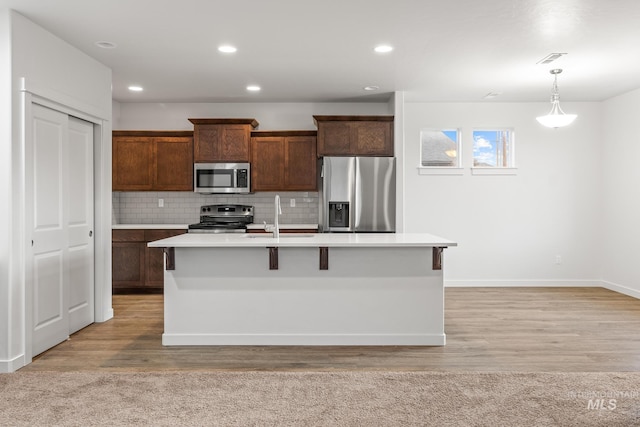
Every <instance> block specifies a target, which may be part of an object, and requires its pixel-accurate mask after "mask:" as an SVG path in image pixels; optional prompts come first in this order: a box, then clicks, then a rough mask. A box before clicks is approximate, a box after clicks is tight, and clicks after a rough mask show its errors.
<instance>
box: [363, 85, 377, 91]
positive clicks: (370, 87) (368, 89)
mask: <svg viewBox="0 0 640 427" xmlns="http://www.w3.org/2000/svg"><path fill="white" fill-rule="evenodd" d="M362 89H364V90H367V91H372V90H378V89H380V86H365V87H363V88H362Z"/></svg>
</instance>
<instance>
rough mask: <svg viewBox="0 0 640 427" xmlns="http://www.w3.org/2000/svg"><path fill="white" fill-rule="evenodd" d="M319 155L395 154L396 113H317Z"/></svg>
mask: <svg viewBox="0 0 640 427" xmlns="http://www.w3.org/2000/svg"><path fill="white" fill-rule="evenodd" d="M313 119H314V121H315V123H316V125H317V126H318V156H393V155H394V154H393V152H394V150H393V116H313Z"/></svg>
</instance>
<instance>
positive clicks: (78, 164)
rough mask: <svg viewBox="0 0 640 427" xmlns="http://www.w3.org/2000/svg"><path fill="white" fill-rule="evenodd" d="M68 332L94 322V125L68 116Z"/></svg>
mask: <svg viewBox="0 0 640 427" xmlns="http://www.w3.org/2000/svg"><path fill="white" fill-rule="evenodd" d="M68 153H69V168H68V169H67V171H68V175H69V192H68V198H67V200H68V206H69V215H68V216H67V229H68V233H69V252H68V265H69V269H68V272H69V307H68V308H69V333H74V332H76V331H78V330H80V329H82V328H84V327H85V326H87V325H89V324H91V323H93V319H94V303H93V294H94V277H93V274H94V263H93V256H94V245H93V242H94V239H93V125H92V124H91V123H88V122H85V121H84V120H80V119H77V118H75V117H69V150H68Z"/></svg>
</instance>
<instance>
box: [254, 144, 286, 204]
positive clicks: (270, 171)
mask: <svg viewBox="0 0 640 427" xmlns="http://www.w3.org/2000/svg"><path fill="white" fill-rule="evenodd" d="M251 145H252V147H251V186H252V189H253V191H278V190H282V189H283V187H284V177H285V153H284V137H254V138H251Z"/></svg>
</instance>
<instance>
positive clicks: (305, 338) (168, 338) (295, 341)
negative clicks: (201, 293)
mask: <svg viewBox="0 0 640 427" xmlns="http://www.w3.org/2000/svg"><path fill="white" fill-rule="evenodd" d="M445 343H446V334H391V335H389V334H380V335H378V334H326V335H320V334H308V335H306V334H305V335H299V334H255V335H254V334H246V335H242V334H233V335H231V334H166V333H165V334H162V345H165V346H173V345H376V346H382V345H434V346H435V345H437V346H441V345H445Z"/></svg>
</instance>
